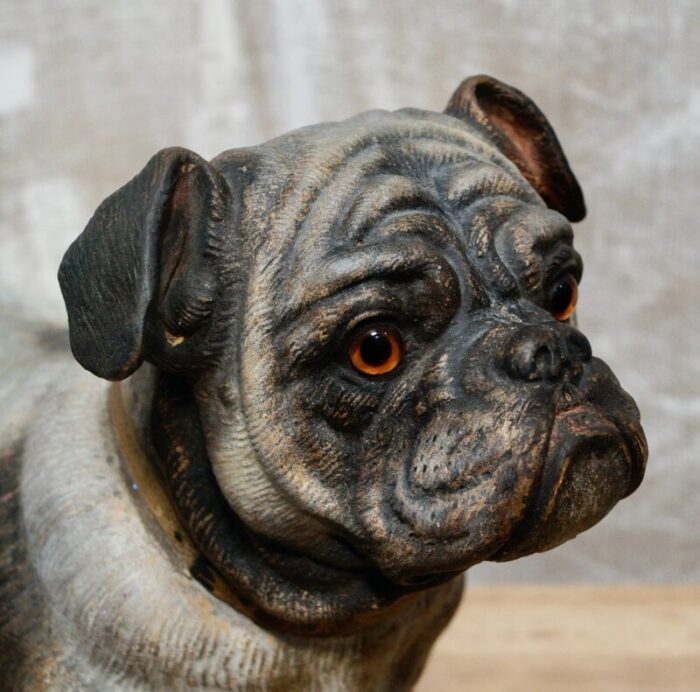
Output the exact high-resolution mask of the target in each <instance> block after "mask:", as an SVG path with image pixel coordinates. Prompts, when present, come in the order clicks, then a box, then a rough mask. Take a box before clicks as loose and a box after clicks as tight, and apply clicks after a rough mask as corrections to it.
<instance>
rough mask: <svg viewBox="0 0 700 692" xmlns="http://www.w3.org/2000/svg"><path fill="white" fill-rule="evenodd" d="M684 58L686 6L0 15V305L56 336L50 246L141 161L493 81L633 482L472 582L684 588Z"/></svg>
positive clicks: (41, 5) (692, 157) (432, 102)
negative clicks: (679, 584)
mask: <svg viewBox="0 0 700 692" xmlns="http://www.w3.org/2000/svg"><path fill="white" fill-rule="evenodd" d="M699 56H700V3H698V2H697V0H673V1H670V0H667V1H666V2H661V1H656V2H649V1H646V2H645V1H638V0H599V1H597V2H593V1H591V2H579V1H571V0H570V1H568V2H566V3H565V2H542V1H532V0H529V1H527V2H525V1H524V0H523V1H521V2H518V1H517V0H512V1H507V0H501V1H496V0H492V1H484V0H479V1H477V0H469V1H467V0H459V1H455V2H452V1H448V0H442V1H439V0H437V1H436V0H434V1H433V2H425V1H424V0H411V1H410V2H408V1H406V2H400V1H399V0H393V1H391V2H379V1H376V0H375V1H371V0H360V1H353V2H349V1H347V0H345V1H329V0H304V1H301V0H298V1H292V0H278V1H276V2H275V1H271V0H250V1H249V2H244V1H243V0H240V1H238V2H236V1H227V0H209V1H206V2H195V0H171V1H170V2H161V3H144V2H98V1H93V2H89V1H87V0H82V1H72V2H70V1H68V0H62V1H59V0H23V1H22V2H11V1H10V0H1V1H0V224H1V225H0V242H1V245H0V248H1V252H2V254H1V261H0V299H1V300H2V303H3V305H5V306H6V307H5V309H9V310H16V311H23V312H28V313H33V314H35V315H39V316H42V317H43V318H45V319H47V320H53V321H58V322H60V321H63V320H64V312H63V306H62V302H61V299H60V295H59V292H58V287H57V285H56V281H55V279H54V276H55V270H56V267H57V265H58V262H59V260H60V257H61V254H62V252H63V250H64V249H65V247H66V246H67V244H68V243H69V242H70V241H71V239H72V238H73V237H74V236H76V235H77V234H78V233H79V232H80V231H81V230H82V228H83V226H84V225H85V223H86V222H87V220H88V218H89V216H90V214H91V213H92V211H93V210H94V208H95V207H96V206H97V204H98V203H99V202H100V201H101V200H102V198H103V197H105V196H106V195H107V194H109V193H110V192H112V191H113V190H114V189H116V188H117V187H118V186H120V185H121V184H122V183H123V182H125V181H126V180H127V179H129V178H130V177H131V176H132V175H134V174H135V173H136V172H137V171H138V170H139V169H140V168H141V167H142V165H143V164H144V163H145V162H146V160H147V159H148V158H149V157H150V155H151V154H152V153H153V152H155V151H156V150H157V149H158V148H160V147H164V146H168V145H173V144H180V145H184V146H187V147H190V148H192V149H194V150H196V151H198V152H199V153H201V154H202V155H204V156H205V157H211V156H213V155H215V154H217V153H218V152H219V151H221V150H223V149H227V148H230V147H235V146H240V145H247V144H254V143H257V142H259V141H261V140H264V139H266V138H269V137H271V136H273V135H275V134H277V133H280V132H282V131H285V130H288V129H290V128H293V127H297V126H301V125H305V124H308V123H311V122H315V121H319V120H329V119H338V118H344V117H346V116H349V115H351V114H353V113H354V112H357V111H360V110H363V109H366V108H370V107H383V108H390V109H391V108H397V107H400V106H404V105H413V106H419V107H427V108H433V109H441V108H442V106H443V105H444V103H445V102H446V100H447V98H448V96H449V95H450V93H451V91H452V90H453V89H454V87H456V85H457V84H458V82H459V81H460V80H461V79H462V78H463V77H465V76H467V75H469V74H474V73H479V72H487V73H490V74H493V75H495V76H497V77H499V78H501V79H503V80H504V81H507V82H510V83H512V84H514V85H516V86H518V87H520V88H521V89H522V90H524V91H525V92H527V93H528V94H529V95H531V96H532V97H534V98H535V99H536V101H537V102H538V103H539V105H540V106H541V107H542V109H543V110H544V111H545V113H546V114H547V115H548V116H549V118H550V120H551V121H552V123H553V124H554V127H555V129H556V130H557V132H558V133H559V135H560V137H561V139H562V141H563V143H564V146H565V149H566V151H567V153H568V155H569V158H570V160H571V162H572V165H573V168H574V170H575V171H576V173H577V175H578V177H579V179H580V181H581V183H582V186H583V188H584V191H585V192H586V195H587V200H588V205H589V210H590V212H589V216H588V218H587V220H586V221H585V222H584V223H582V224H580V226H579V227H578V228H577V245H578V247H579V249H580V250H581V251H582V253H583V256H584V259H585V262H586V272H585V278H584V282H583V285H582V292H581V301H580V311H579V321H580V324H581V326H582V328H583V329H584V330H585V331H586V333H587V334H588V335H589V337H590V339H591V342H592V344H593V348H594V351H595V352H597V354H598V355H601V356H602V357H603V358H605V359H606V360H607V361H608V362H609V363H610V364H611V365H612V366H613V368H614V369H615V370H616V372H617V374H618V375H619V377H620V379H621V381H622V382H623V384H624V385H625V386H626V387H627V389H629V390H630V391H631V392H632V393H633V394H634V395H635V396H636V397H637V398H638V401H639V403H640V406H641V409H642V414H643V418H644V421H645V424H646V430H647V433H648V437H649V441H650V446H651V463H650V467H649V471H648V475H647V479H646V481H645V484H644V485H643V486H642V488H641V489H640V490H639V491H638V492H637V493H636V494H635V495H634V496H633V497H632V498H630V499H628V500H626V501H625V502H624V503H623V504H622V505H620V506H619V507H618V508H616V509H615V510H614V512H613V513H612V514H611V515H610V517H608V518H607V519H606V521H604V522H603V524H602V525H600V526H598V527H596V528H595V529H594V530H592V531H590V532H589V533H587V534H586V535H584V536H582V537H580V538H579V539H577V540H575V541H573V542H571V543H569V544H567V545H566V546H564V547H562V548H559V549H557V550H555V551H553V552H552V553H549V554H546V555H544V556H537V557H532V558H527V559H525V560H522V561H519V562H517V563H513V564H512V565H505V566H504V565H486V566H483V567H479V568H477V569H475V570H474V572H473V575H474V577H473V578H474V580H481V581H484V580H510V579H533V580H537V579H547V580H563V579H585V580H595V579H597V580H618V579H627V580H654V581H657V580H680V581H689V580H696V579H698V577H700V531H698V521H699V518H698V507H699V505H700V348H698V340H699V339H700V311H699V309H698V301H699V300H700V281H699V279H698V268H699V262H698V260H699V259H700V242H699V240H698V235H697V234H698V229H697V225H698V224H697V205H698V189H699V187H700V185H699V184H700V175H699V172H698V154H700V146H699V145H700V83H699V76H700V64H699ZM7 306H9V308H8V307H7ZM1 367H2V366H1V365H0V368H1Z"/></svg>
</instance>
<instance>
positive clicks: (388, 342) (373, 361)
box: [349, 324, 404, 375]
mask: <svg viewBox="0 0 700 692" xmlns="http://www.w3.org/2000/svg"><path fill="white" fill-rule="evenodd" d="M403 353H404V345H403V339H402V338H401V333H400V332H399V330H398V329H396V327H392V326H390V325H381V324H379V325H376V324H375V325H371V326H368V327H365V328H364V329H362V330H361V331H360V332H359V333H358V334H357V335H356V336H355V338H354V339H353V340H352V342H351V344H350V349H349V355H350V362H351V363H352V364H353V366H354V368H355V369H356V370H358V371H359V372H361V373H362V374H364V375H386V374H387V373H389V372H391V371H392V370H395V369H396V368H397V367H398V365H399V363H400V362H401V359H402V358H403Z"/></svg>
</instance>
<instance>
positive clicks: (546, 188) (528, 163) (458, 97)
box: [445, 75, 586, 221]
mask: <svg viewBox="0 0 700 692" xmlns="http://www.w3.org/2000/svg"><path fill="white" fill-rule="evenodd" d="M445 113H447V114H448V115H451V116H453V117H456V118H459V119H460V120H463V121H465V122H468V123H470V124H471V125H474V126H475V127H477V128H478V129H479V130H481V132H482V133H484V134H485V135H486V136H487V137H488V139H490V140H491V141H492V142H493V143H494V144H495V145H496V146H497V147H498V148H499V149H500V150H501V151H502V152H503V153H504V154H505V155H506V156H507V157H508V158H509V159H510V160H511V161H512V162H513V163H514V164H515V165H516V166H517V167H518V169H519V170H520V172H521V173H522V174H523V176H524V177H525V179H526V180H527V181H528V182H529V183H530V184H531V185H532V186H533V187H534V188H535V190H536V191H537V192H538V193H539V195H540V196H541V197H542V199H543V200H544V201H545V203H546V204H547V205H548V206H549V207H551V208H552V209H555V210H556V211H558V212H560V213H562V214H564V215H565V216H566V217H567V218H568V219H569V221H580V220H581V219H583V218H584V216H585V215H586V207H585V203H584V200H583V193H582V192H581V188H580V186H579V184H578V181H577V180H576V177H575V176H574V174H573V172H572V170H571V168H570V167H569V162H568V161H567V159H566V156H565V155H564V152H563V150H562V148H561V145H560V144H559V140H558V139H557V136H556V134H555V133H554V130H553V129H552V126H551V125H550V124H549V122H548V121H547V119H546V118H545V116H544V114H543V113H542V111H540V109H539V108H538V107H537V105H536V104H535V103H534V102H533V101H532V100H531V99H530V98H528V97H527V96H525V94H523V93H522V92H521V91H518V90H517V89H515V88H514V87H511V86H508V85H507V84H504V83H503V82H500V81H498V80H497V79H493V78H492V77H488V76H486V75H479V76H476V77H470V78H469V79H465V80H464V81H463V82H462V83H461V84H460V85H459V87H458V88H457V90H456V91H455V92H454V94H453V95H452V98H451V99H450V101H449V103H448V104H447V107H446V108H445Z"/></svg>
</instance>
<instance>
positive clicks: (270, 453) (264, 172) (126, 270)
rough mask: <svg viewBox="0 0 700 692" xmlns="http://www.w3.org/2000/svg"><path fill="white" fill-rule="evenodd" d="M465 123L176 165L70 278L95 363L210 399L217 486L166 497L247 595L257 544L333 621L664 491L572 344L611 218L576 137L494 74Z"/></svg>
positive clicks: (143, 187) (177, 486)
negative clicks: (650, 482)
mask: <svg viewBox="0 0 700 692" xmlns="http://www.w3.org/2000/svg"><path fill="white" fill-rule="evenodd" d="M446 113H447V114H444V115H443V114H436V113H429V112H425V111H414V110H405V111H399V112H397V113H385V112H370V113H366V114H363V115H360V116H357V117H356V118H353V119H351V120H349V121H345V122H343V123H337V124H328V125H320V126H315V127H311V128H306V129H304V130H301V131H298V132H294V133H291V134H289V135H286V136H284V137H281V138H279V139H276V140H273V141H272V142H269V143H268V144H266V145H263V146H261V147H257V148H255V149H249V150H237V151H232V152H227V153H225V154H223V155H221V156H220V157H218V158H217V159H215V160H214V161H213V162H212V163H211V164H207V163H206V162H204V161H202V160H201V159H199V158H198V157H196V156H195V155H192V154H190V153H189V152H184V151H183V150H169V151H166V152H164V153H162V154H161V155H159V156H158V157H156V158H154V159H153V160H152V162H151V163H150V164H149V166H147V168H146V169H145V170H144V172H142V173H141V174H140V176H138V177H137V178H135V179H134V181H132V182H131V183H129V185H127V186H126V187H125V188H123V189H122V190H121V191H119V192H118V193H115V195H113V196H112V197H111V198H109V199H108V200H107V201H106V202H105V203H104V204H103V206H102V207H101V208H100V210H98V212H97V214H96V215H95V218H93V220H92V221H91V224H90V225H89V226H88V229H87V230H86V232H85V233H84V234H83V236H81V238H80V239H79V240H78V241H76V244H75V245H74V246H73V247H72V248H71V250H70V251H69V253H67V256H66V259H65V260H64V265H63V268H62V273H61V281H62V287H63V289H64V293H65V295H66V301H67V304H68V308H69V318H70V322H71V339H72V345H73V348H74V352H75V353H76V356H77V357H78V359H79V360H80V362H81V363H83V364H84V365H85V366H86V367H88V368H89V369H91V370H92V371H93V372H96V373H97V374H99V375H101V376H105V377H109V378H111V379H120V378H122V377H124V376H126V375H128V374H130V373H131V372H132V371H133V370H134V369H135V368H136V367H138V365H139V364H140V362H141V361H142V360H143V358H147V359H148V360H150V361H151V362H153V363H154V364H156V365H157V366H158V367H159V368H160V369H161V370H162V371H163V372H164V373H168V374H167V375H164V377H169V378H171V379H173V378H174V380H177V381H178V382H179V381H184V382H186V383H187V388H188V389H189V390H191V392H192V401H193V402H196V403H195V405H194V408H193V409H188V410H189V411H190V412H192V411H194V414H192V416H193V417H195V418H197V425H196V426H195V427H196V430H194V432H193V435H199V436H200V437H201V440H202V446H203V448H205V452H203V453H201V454H200V456H202V455H204V456H205V457H206V468H207V472H204V471H202V469H200V471H202V472H201V473H199V472H198V473H197V474H194V473H193V474H191V475H190V476H188V475H187V473H183V462H182V459H180V461H179V462H173V463H171V464H170V465H168V464H167V463H166V464H165V475H166V482H168V483H169V485H170V490H171V493H172V495H173V497H174V499H175V502H176V504H178V509H179V511H180V513H181V515H182V516H183V517H184V519H185V521H186V522H187V523H188V525H189V528H190V530H191V531H192V533H193V535H194V537H195V540H196V541H197V543H198V544H199V546H200V548H201V549H202V550H203V551H204V552H205V554H206V555H207V556H208V557H209V558H210V559H211V560H212V562H214V564H215V566H217V567H218V568H219V569H220V570H221V571H222V572H223V573H224V574H230V575H232V576H231V578H232V580H234V581H235V580H236V579H239V581H240V579H243V578H242V577H240V573H241V569H239V568H235V566H232V565H233V563H234V562H235V557H234V556H233V553H235V552H236V551H239V552H240V551H241V550H242V549H241V547H240V545H239V544H238V543H235V542H232V540H231V538H230V536H228V535H227V533H230V532H231V531H233V530H234V529H236V527H239V528H238V529H236V530H245V531H246V533H247V535H248V536H249V537H250V536H254V537H255V538H254V539H252V538H251V539H250V540H251V541H253V542H254V543H255V551H254V552H255V553H256V557H255V560H257V561H258V563H259V562H260V561H262V562H265V563H266V564H267V565H268V566H271V569H273V570H274V571H275V572H276V574H277V575H279V574H283V575H284V577H285V579H287V581H289V580H291V581H295V580H296V582H297V583H298V584H301V585H302V589H303V591H304V593H305V597H308V602H309V603H312V604H313V603H314V602H315V601H314V598H315V599H316V601H318V602H317V603H316V605H315V606H310V607H312V610H313V608H316V612H321V611H323V610H324V609H325V615H323V617H326V618H328V617H333V615H332V613H333V612H335V611H337V612H338V613H342V614H343V615H344V616H347V615H348V613H350V614H352V613H355V612H361V611H366V610H371V609H374V608H377V606H378V605H382V604H384V603H387V602H390V601H392V600H394V599H395V598H397V597H398V596H400V595H401V594H402V593H405V592H407V591H410V590H413V589H416V588H419V587H427V586H431V585H435V584H437V583H439V582H440V581H444V580H445V579H448V578H450V577H452V576H453V575H455V574H457V573H458V572H461V571H462V570H464V569H466V568H468V567H470V566H471V565H474V564H476V563H477V562H479V561H482V560H486V559H492V560H507V559H513V558H515V557H519V556H522V555H526V554H529V553H532V552H535V551H541V550H546V549H548V548H551V547H553V546H555V545H558V544H559V543H561V542H563V541H565V540H567V539H568V538H571V537H573V536H575V535H576V534H578V533H579V532H581V531H583V530H585V529H587V528H589V527H590V526H592V525H593V524H594V523H596V522H597V521H599V520H600V519H601V518H602V517H603V516H604V515H605V514H606V513H607V512H608V511H609V510H610V509H611V508H612V506H613V505H614V504H615V503H616V502H617V501H618V500H619V499H621V498H623V497H624V496H626V495H627V494H629V493H630V492H632V491H633V490H634V489H635V488H636V487H637V485H638V484H639V482H640V481H641V478H642V473H643V468H644V464H645V460H646V443H645V441H644V435H643V432H642V429H641V427H640V424H639V414H638V411H637V409H636V406H635V405H634V402H633V401H632V399H631V398H630V397H629V396H628V395H627V394H626V393H625V392H624V391H623V390H622V389H621V388H620V385H619V383H618V382H617V380H616V379H615V377H614V375H613V374H612V373H611V371H610V370H609V369H608V368H607V366H606V365H605V364H604V363H603V362H602V361H600V360H598V359H596V358H594V357H593V356H592V354H591V348H590V345H589V343H588V341H587V340H586V338H585V337H584V336H583V334H581V333H580V332H579V331H578V330H577V329H576V328H575V327H574V326H573V324H572V315H573V309H574V307H575V302H576V295H577V285H578V282H579V281H580V279H581V272H582V265H581V259H580V257H579V255H578V253H577V252H576V251H575V250H574V249H573V245H572V239H573V234H572V230H571V226H570V224H569V220H578V219H580V218H582V216H583V214H584V207H583V200H582V197H581V193H580V190H579V188H578V185H577V183H576V181H575V179H574V177H573V174H572V173H571V171H570V170H569V168H568V164H567V162H566V159H565V158H564V155H563V153H562V152H561V149H560V147H559V144H558V142H557V140H556V137H555V136H554V133H553V132H552V130H551V128H550V127H549V125H548V123H547V122H546V120H545V119H544V116H542V114H541V113H540V112H539V110H537V108H536V106H534V104H533V103H532V102H531V101H529V100H528V99H527V98H526V97H524V96H523V95H522V94H520V92H517V91H515V90H514V89H511V88H510V87H506V86H505V85H503V84H501V83H499V82H496V81H495V80H491V79H488V78H472V79H471V80H467V81H466V82H464V83H463V84H462V85H461V86H460V88H459V89H458V90H457V92H456V93H455V95H454V96H453V99H452V101H451V102H450V104H449V106H448V109H447V111H446ZM543 200H544V202H543ZM545 202H546V204H545ZM567 217H568V219H569V220H567ZM107 260H108V261H109V264H111V266H110V267H107V263H108V262H107ZM95 271H97V272H98V273H97V274H94V273H93V272H95ZM115 277H116V278H115ZM110 295H111V296H117V298H116V299H115V298H109V296H110ZM105 301H106V303H105ZM173 386H174V387H175V389H177V387H179V386H180V385H169V387H170V390H169V391H173ZM166 389H167V387H166ZM176 398H177V397H176ZM168 410H170V409H168ZM166 427H167V426H166ZM165 446H166V447H167V446H168V445H167V444H166V445H165ZM173 448H174V447H173ZM181 452H182V450H181ZM179 454H180V456H182V454H181V453H179ZM166 456H167V454H166ZM176 456H177V455H176ZM192 456H197V452H191V453H190V457H192ZM200 463H203V462H202V460H201V459H200ZM187 464H189V465H190V466H192V465H193V464H192V462H191V459H190V458H189V457H188V462H187ZM187 464H184V467H187ZM212 471H213V473H212ZM212 486H215V488H213V487H212ZM205 495H206V497H208V498H211V497H214V496H215V498H216V502H220V503H221V505H222V506H224V505H225V508H226V509H225V510H224V509H221V510H220V511H218V513H217V511H214V510H212V511H207V506H205V505H204V504H203V503H202V500H201V497H203V496H205ZM193 497H194V499H193ZM198 498H199V499H198ZM211 502H212V506H213V504H214V503H215V502H214V500H212V501H211ZM227 512H228V513H231V514H233V515H234V516H235V517H236V521H237V522H239V523H237V524H235V526H234V525H233V524H231V521H230V517H228V516H226V513H227ZM240 527H244V529H241V528H240ZM251 559H252V558H251ZM255 560H253V561H255ZM285 561H286V562H285ZM256 564H257V563H256ZM239 567H240V566H239ZM236 570H238V571H236ZM251 570H252V571H251ZM243 571H244V572H245V570H243ZM255 574H256V572H255V569H253V568H251V569H250V570H249V572H246V575H247V576H245V575H244V577H245V579H248V581H246V584H248V588H247V590H248V592H249V593H251V594H252V596H251V597H252V598H253V599H256V598H258V601H259V603H258V605H260V601H261V600H262V601H264V603H263V605H262V606H261V607H262V608H263V610H268V611H270V612H276V613H277V614H279V612H280V611H284V608H285V606H284V605H282V606H280V605H279V604H277V605H274V604H273V605H270V603H271V602H272V601H274V598H272V597H270V599H272V600H270V599H268V600H267V601H266V600H265V598H262V599H261V597H260V595H259V592H260V591H261V590H264V589H265V588H268V589H274V588H281V587H279V584H278V581H275V580H272V581H270V582H269V584H273V583H274V585H273V586H269V584H268V582H267V581H265V579H267V577H265V579H263V580H262V581H263V582H264V584H263V583H262V582H261V584H260V585H258V588H257V590H256V588H255V587H250V584H249V581H250V578H252V577H254V576H255ZM235 575H238V577H236V576H235ZM251 575H252V577H251ZM245 579H244V581H245ZM261 579H262V578H261ZM341 592H342V594H341ZM309 594H311V595H309ZM324 594H325V596H324ZM328 594H332V597H330V596H329V597H326V596H327V595H328ZM319 604H320V605H319ZM297 607H299V608H301V607H302V606H294V608H297ZM286 608H287V611H289V610H290V609H291V610H294V608H290V607H289V606H286ZM334 608H335V611H334ZM329 612H330V613H331V615H329V614H328V613H329ZM318 617H321V616H320V615H319V616H318ZM304 618H306V619H307V620H313V617H311V616H308V617H307V616H304ZM304 618H302V617H301V616H299V619H304ZM292 619H293V617H292ZM317 619H318V618H317Z"/></svg>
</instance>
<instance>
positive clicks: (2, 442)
mask: <svg viewBox="0 0 700 692" xmlns="http://www.w3.org/2000/svg"><path fill="white" fill-rule="evenodd" d="M0 354H1V357H2V365H1V366H0V670H1V671H2V675H0V689H46V688H50V687H51V686H52V684H53V682H56V681H55V680H53V679H52V678H53V673H52V671H51V667H52V666H51V663H50V662H51V658H52V653H51V652H52V649H53V648H54V643H53V641H52V638H51V636H50V633H49V632H48V630H47V629H46V628H45V627H44V626H43V623H44V622H45V620H46V618H45V609H46V604H45V598H44V595H43V593H42V589H41V586H40V584H39V581H38V579H37V575H36V573H35V569H34V567H33V565H32V560H31V557H30V555H29V551H28V548H27V540H26V534H25V530H24V524H23V518H22V517H23V508H22V498H21V484H22V462H23V459H24V455H25V450H26V446H27V440H28V438H29V437H30V436H31V435H32V432H33V426H34V425H35V422H36V421H37V420H38V418H39V417H40V416H41V415H42V413H41V412H42V410H43V411H44V414H45V413H46V411H45V410H46V409H47V408H50V407H51V406H53V405H54V402H53V401H52V400H51V393H52V392H54V391H56V390H57V389H58V388H60V387H62V386H65V384H66V381H69V380H70V379H71V378H72V377H73V376H74V375H76V376H77V377H78V378H80V377H83V375H82V374H81V373H80V369H79V368H78V367H77V365H76V364H75V363H74V361H73V360H72V357H71V354H70V348H69V346H68V334H67V331H66V330H65V329H64V328H60V327H55V326H51V325H49V324H46V323H44V322H40V321H34V320H29V319H24V318H18V317H15V316H11V315H9V314H7V312H6V311H0ZM63 680H67V678H65V676H64V677H63Z"/></svg>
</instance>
